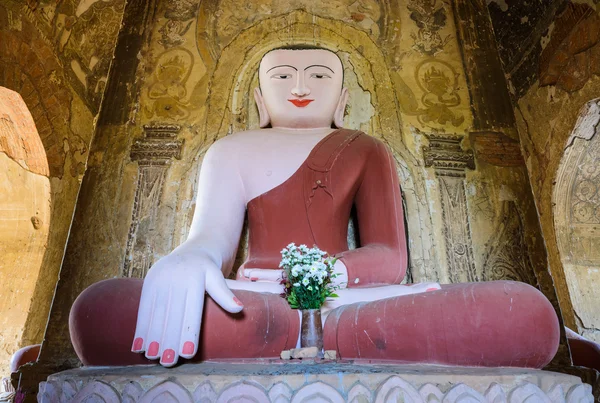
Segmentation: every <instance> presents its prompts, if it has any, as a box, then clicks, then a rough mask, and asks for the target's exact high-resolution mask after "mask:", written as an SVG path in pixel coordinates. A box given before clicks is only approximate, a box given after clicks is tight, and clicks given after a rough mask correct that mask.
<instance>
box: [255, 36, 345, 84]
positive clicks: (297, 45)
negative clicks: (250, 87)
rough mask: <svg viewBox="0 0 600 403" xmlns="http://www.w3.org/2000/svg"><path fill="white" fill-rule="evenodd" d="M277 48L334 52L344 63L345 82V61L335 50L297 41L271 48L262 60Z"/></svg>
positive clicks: (342, 63)
mask: <svg viewBox="0 0 600 403" xmlns="http://www.w3.org/2000/svg"><path fill="white" fill-rule="evenodd" d="M276 50H326V51H328V52H331V53H333V54H334V55H335V56H336V57H337V58H338V60H339V61H340V64H341V65H342V85H343V83H344V62H342V59H341V58H340V57H339V56H338V54H337V53H336V52H334V51H333V50H331V49H327V48H324V47H323V46H316V45H308V44H304V43H295V44H292V45H283V46H279V47H276V48H273V49H271V50H268V51H267V52H266V53H265V54H264V55H263V56H262V57H261V58H260V60H261V61H262V59H264V57H265V56H266V55H268V54H269V53H271V52H274V51H276ZM259 85H260V78H259Z"/></svg>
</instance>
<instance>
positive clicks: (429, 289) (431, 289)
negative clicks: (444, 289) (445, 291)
mask: <svg viewBox="0 0 600 403" xmlns="http://www.w3.org/2000/svg"><path fill="white" fill-rule="evenodd" d="M437 290H438V289H437V288H433V287H432V288H428V289H426V290H425V291H437Z"/></svg>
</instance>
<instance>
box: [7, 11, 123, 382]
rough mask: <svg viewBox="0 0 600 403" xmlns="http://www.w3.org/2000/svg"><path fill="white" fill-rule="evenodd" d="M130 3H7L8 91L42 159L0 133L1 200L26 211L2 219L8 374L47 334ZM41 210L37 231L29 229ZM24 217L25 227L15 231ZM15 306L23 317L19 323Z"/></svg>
mask: <svg viewBox="0 0 600 403" xmlns="http://www.w3.org/2000/svg"><path fill="white" fill-rule="evenodd" d="M78 3H81V4H78ZM84 3H85V5H86V7H83V8H82V7H80V6H81V5H82V4H84ZM123 5H124V1H123V0H111V1H81V2H77V1H75V0H62V1H56V2H39V1H28V2H16V1H15V2H13V1H8V2H3V3H2V4H1V5H0V86H2V87H6V88H9V89H11V90H14V91H16V92H18V93H19V94H20V95H21V97H22V98H23V100H24V101H25V105H26V107H27V108H28V109H29V112H30V113H31V116H32V117H33V123H34V124H35V128H37V133H35V136H37V141H38V142H39V146H40V147H41V150H42V151H43V156H42V157H40V159H39V160H35V161H33V160H32V159H31V158H32V156H33V155H34V153H32V152H31V151H32V150H31V147H30V146H31V144H36V143H35V142H33V141H31V140H30V139H27V140H25V143H24V144H23V143H21V144H19V143H18V141H22V139H17V138H15V137H14V136H12V137H11V136H8V135H5V134H6V132H4V133H3V134H2V135H0V141H1V142H2V145H1V146H0V158H2V161H3V162H2V169H0V172H2V175H3V176H2V180H1V181H0V188H1V189H2V198H3V200H4V201H6V200H9V201H10V203H17V204H18V205H19V206H21V207H19V209H21V208H22V209H21V210H20V211H21V213H19V214H16V213H15V214H16V216H10V217H7V216H6V212H5V213H3V214H2V217H1V218H0V232H1V233H2V234H4V235H6V236H2V251H1V254H2V256H3V259H2V262H1V263H0V275H2V277H3V278H4V276H6V278H13V279H14V280H13V281H8V282H7V281H4V280H2V284H3V289H4V290H3V298H1V299H0V301H2V302H1V306H0V321H1V322H0V328H2V337H1V339H2V341H0V344H1V345H0V374H2V375H6V371H7V368H8V360H9V359H10V356H11V354H12V353H13V352H14V351H16V350H17V349H18V348H20V347H22V346H24V345H31V344H36V343H40V342H41V341H42V338H43V335H44V331H45V327H46V322H47V318H48V312H49V309H50V304H51V302H52V296H53V293H54V288H55V285H56V280H57V278H58V272H59V269H60V264H61V261H62V257H63V253H64V247H65V243H66V239H67V234H68V230H69V226H70V224H71V219H72V215H73V209H74V207H75V200H76V198H77V192H78V190H79V186H80V182H81V178H82V177H83V173H84V171H85V164H86V160H87V156H88V150H89V144H90V142H91V139H92V135H93V130H94V124H93V119H94V117H95V115H96V114H97V111H98V106H99V104H100V98H101V96H102V93H103V91H104V82H105V81H106V76H107V74H108V66H109V64H110V62H111V60H112V52H113V49H114V42H115V39H116V32H117V30H118V29H119V26H120V21H121V14H122V9H123ZM84 8H85V9H84ZM5 100H6V98H3V99H2V100H1V101H5ZM3 113H6V111H5V110H4V109H2V110H0V116H1V115H2V114H3ZM21 123H22V122H21V120H20V119H13V121H12V124H16V125H19V124H21ZM37 155H40V154H39V153H38V154H37ZM6 189H8V192H6V191H5V190H6ZM40 192H41V193H40ZM46 192H47V193H46ZM9 196H10V197H9ZM5 197H7V198H8V199H5ZM32 198H33V199H32ZM44 201H45V203H47V205H45V204H44V206H45V207H43V208H42V207H40V205H39V203H41V202H44ZM36 206H37V207H36ZM13 207H14V208H16V207H15V206H13ZM11 208H12V207H11ZM36 212H37V213H38V216H37V217H38V218H36V220H35V225H36V226H38V227H39V228H38V229H34V226H32V221H31V219H32V218H33V217H36ZM24 215H28V217H25V216H24ZM42 216H43V217H42ZM15 217H17V218H18V220H16V221H15ZM25 218H26V221H27V226H24V225H21V224H19V228H16V227H14V226H15V225H16V224H17V223H20V222H21V221H19V220H21V219H23V220H25ZM38 220H39V221H38ZM21 231H22V232H21ZM42 232H44V233H45V235H44V236H41V235H40V234H41V233H42ZM9 239H12V240H11V241H9ZM42 239H43V240H42ZM15 273H18V275H15ZM7 284H9V285H7ZM7 292H8V295H6V298H4V293H7ZM19 301H20V302H19ZM19 304H22V305H19ZM23 304H24V305H23ZM17 308H18V310H19V311H20V312H21V313H20V315H21V316H20V318H19V319H18V320H15V318H14V315H13V313H14V311H15V310H16V309H17ZM7 310H10V312H13V313H9V312H8V311H7Z"/></svg>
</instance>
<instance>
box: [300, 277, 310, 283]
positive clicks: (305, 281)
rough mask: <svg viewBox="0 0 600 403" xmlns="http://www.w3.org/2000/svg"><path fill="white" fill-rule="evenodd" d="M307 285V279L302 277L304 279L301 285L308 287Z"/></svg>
mask: <svg viewBox="0 0 600 403" xmlns="http://www.w3.org/2000/svg"><path fill="white" fill-rule="evenodd" d="M308 283H309V281H308V278H306V277H304V278H303V279H302V284H304V285H308Z"/></svg>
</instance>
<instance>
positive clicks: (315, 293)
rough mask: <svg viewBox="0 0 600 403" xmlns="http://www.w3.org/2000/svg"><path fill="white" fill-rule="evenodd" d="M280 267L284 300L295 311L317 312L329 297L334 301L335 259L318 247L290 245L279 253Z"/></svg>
mask: <svg viewBox="0 0 600 403" xmlns="http://www.w3.org/2000/svg"><path fill="white" fill-rule="evenodd" d="M281 257H282V259H281V263H280V264H279V267H280V268H282V269H283V271H284V273H285V275H284V279H283V283H284V285H285V298H286V299H287V301H288V302H289V304H290V306H291V307H292V308H294V309H320V308H321V305H323V303H324V302H325V300H326V299H327V298H329V297H337V294H335V290H336V289H337V287H335V286H334V285H333V284H332V283H331V280H332V279H333V278H335V277H336V276H337V274H334V273H333V265H334V264H335V262H336V260H337V259H335V258H329V257H327V253H326V252H323V251H322V250H320V249H319V248H317V247H314V248H308V247H307V246H306V245H300V246H296V244H294V243H291V244H289V245H288V246H287V247H286V248H285V249H283V250H282V251H281Z"/></svg>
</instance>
